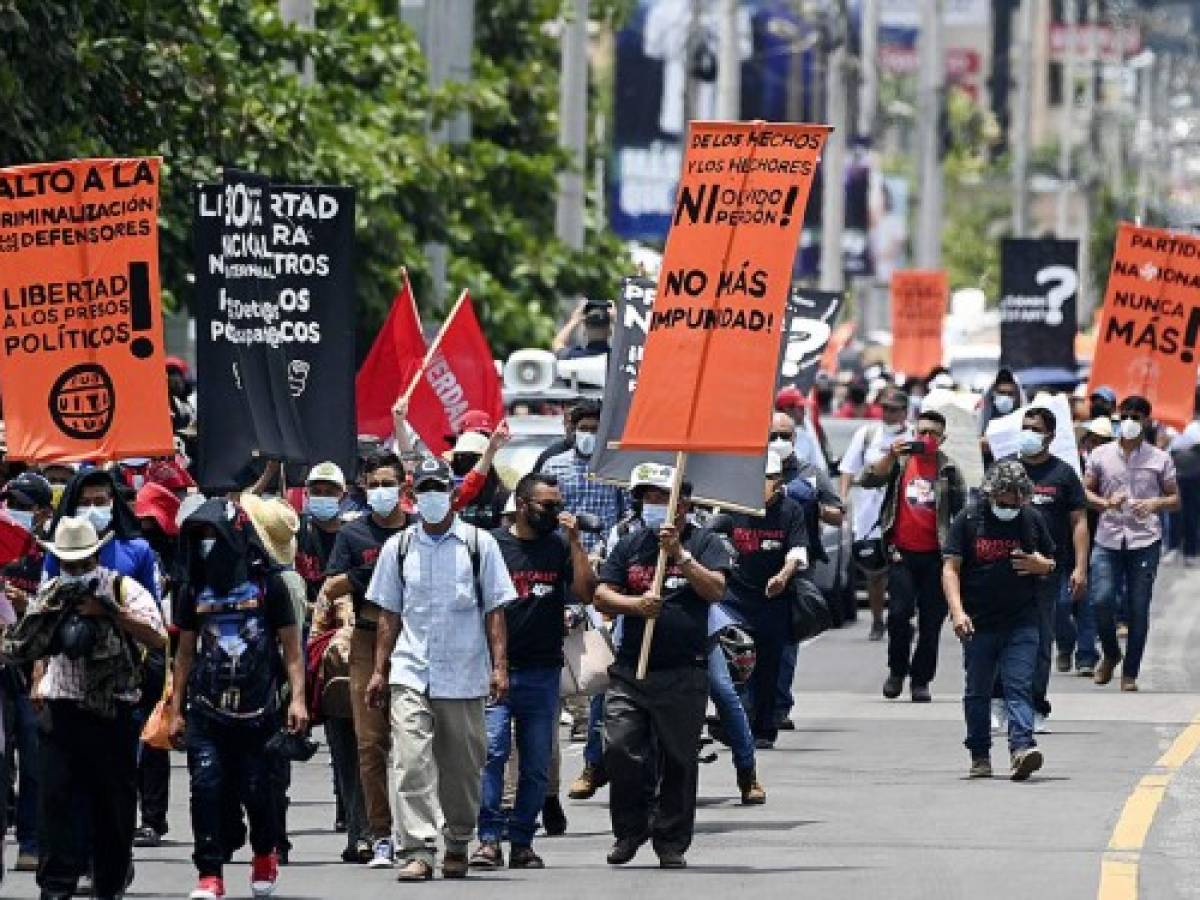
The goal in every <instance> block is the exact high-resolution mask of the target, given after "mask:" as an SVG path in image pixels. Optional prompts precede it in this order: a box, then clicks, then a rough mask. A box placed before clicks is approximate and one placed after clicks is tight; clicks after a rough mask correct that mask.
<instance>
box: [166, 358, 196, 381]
mask: <svg viewBox="0 0 1200 900" xmlns="http://www.w3.org/2000/svg"><path fill="white" fill-rule="evenodd" d="M163 362H164V363H165V364H166V368H167V369H168V370H170V369H175V370H176V371H178V372H179V374H180V375H182V376H183V377H184V378H187V377H188V375H190V374H191V368H190V367H189V366H188V364H187V363H186V362H185V361H184V360H182V359H180V358H179V357H178V356H168V357H167V358H166V359H165V360H163Z"/></svg>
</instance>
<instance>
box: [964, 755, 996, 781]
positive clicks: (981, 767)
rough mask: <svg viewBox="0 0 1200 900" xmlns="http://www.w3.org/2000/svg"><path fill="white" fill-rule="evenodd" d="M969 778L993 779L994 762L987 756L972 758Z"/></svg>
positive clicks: (968, 773)
mask: <svg viewBox="0 0 1200 900" xmlns="http://www.w3.org/2000/svg"><path fill="white" fill-rule="evenodd" d="M967 777H968V778H991V777H992V760H991V758H990V757H987V756H972V757H971V769H970V771H968V772H967Z"/></svg>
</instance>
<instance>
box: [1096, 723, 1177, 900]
mask: <svg viewBox="0 0 1200 900" xmlns="http://www.w3.org/2000/svg"><path fill="white" fill-rule="evenodd" d="M1197 749H1200V715H1198V716H1196V718H1194V719H1193V720H1192V724H1190V725H1188V727H1187V728H1185V729H1183V731H1182V732H1180V733H1179V735H1178V736H1177V737H1176V738H1175V740H1174V741H1172V743H1171V746H1170V747H1168V748H1167V752H1166V753H1164V754H1163V755H1162V756H1161V757H1159V759H1158V762H1157V763H1155V766H1154V768H1155V771H1153V772H1151V773H1149V774H1147V775H1145V776H1143V777H1142V779H1141V780H1140V781H1139V782H1138V783H1137V787H1135V788H1134V789H1133V793H1132V794H1130V795H1129V799H1128V800H1126V801H1125V808H1124V809H1122V810H1121V815H1120V817H1119V818H1118V819H1117V824H1116V825H1115V826H1114V827H1113V833H1112V838H1111V839H1110V840H1109V842H1108V850H1107V852H1105V854H1104V859H1103V860H1102V861H1101V864H1100V890H1099V891H1098V892H1097V894H1096V897H1097V900H1137V896H1138V868H1139V857H1140V855H1141V852H1142V848H1143V847H1144V846H1145V844H1146V836H1147V835H1149V833H1150V827H1151V826H1152V825H1153V824H1154V817H1155V815H1156V814H1157V813H1158V807H1159V806H1160V805H1161V804H1162V800H1163V797H1164V796H1166V793H1167V787H1168V785H1170V783H1171V779H1172V778H1174V777H1175V773H1176V772H1178V771H1179V769H1180V768H1181V767H1182V766H1183V765H1184V764H1185V763H1186V762H1187V761H1188V760H1189V759H1191V757H1192V754H1194V753H1195V752H1196V750H1197Z"/></svg>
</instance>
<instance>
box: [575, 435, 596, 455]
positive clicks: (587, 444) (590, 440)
mask: <svg viewBox="0 0 1200 900" xmlns="http://www.w3.org/2000/svg"><path fill="white" fill-rule="evenodd" d="M575 449H576V450H578V451H579V455H580V456H591V455H592V454H593V453H595V452H596V435H595V434H593V433H592V432H590V431H577V432H576V433H575Z"/></svg>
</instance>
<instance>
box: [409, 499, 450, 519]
mask: <svg viewBox="0 0 1200 900" xmlns="http://www.w3.org/2000/svg"><path fill="white" fill-rule="evenodd" d="M417 512H419V513H420V514H421V520H422V521H423V522H428V523H429V524H430V525H437V524H438V523H440V522H444V521H445V520H446V516H448V515H450V494H449V493H447V492H446V491H423V492H422V493H420V494H417Z"/></svg>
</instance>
